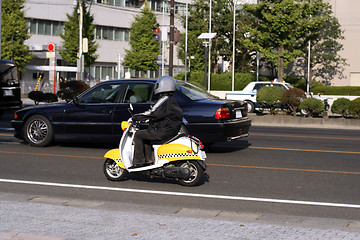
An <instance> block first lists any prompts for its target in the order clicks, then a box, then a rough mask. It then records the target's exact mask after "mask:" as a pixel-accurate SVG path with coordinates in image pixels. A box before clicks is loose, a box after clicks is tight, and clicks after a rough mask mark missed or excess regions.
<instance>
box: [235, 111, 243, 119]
mask: <svg viewBox="0 0 360 240" xmlns="http://www.w3.org/2000/svg"><path fill="white" fill-rule="evenodd" d="M241 117H242V113H241V110H237V111H236V118H241Z"/></svg>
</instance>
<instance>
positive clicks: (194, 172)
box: [178, 161, 204, 187]
mask: <svg viewBox="0 0 360 240" xmlns="http://www.w3.org/2000/svg"><path fill="white" fill-rule="evenodd" d="M178 167H182V168H188V169H189V170H190V177H189V178H188V179H178V181H179V183H180V184H181V185H183V186H186V187H192V186H196V185H198V184H199V182H200V181H201V179H202V176H203V173H204V169H203V168H202V167H201V166H200V164H199V163H198V162H197V161H187V162H180V164H179V165H178Z"/></svg>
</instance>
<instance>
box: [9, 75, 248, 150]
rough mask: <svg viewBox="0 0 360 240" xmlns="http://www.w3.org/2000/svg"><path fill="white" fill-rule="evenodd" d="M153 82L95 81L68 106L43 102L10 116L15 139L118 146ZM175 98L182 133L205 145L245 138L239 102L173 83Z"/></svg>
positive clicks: (150, 98)
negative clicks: (123, 126) (180, 113)
mask: <svg viewBox="0 0 360 240" xmlns="http://www.w3.org/2000/svg"><path fill="white" fill-rule="evenodd" d="M155 82H156V80H155V79H126V80H113V81H106V82H103V83H99V84H97V85H96V86H94V87H92V88H90V89H89V90H87V91H86V92H84V93H82V94H81V95H79V96H78V97H77V98H75V99H74V100H72V101H70V102H60V103H54V104H44V105H38V106H33V107H28V108H24V109H21V110H18V111H16V112H15V115H14V119H13V120H12V121H11V124H12V126H13V127H14V129H15V137H17V138H19V139H24V140H25V141H26V142H28V143H29V144H30V145H32V146H47V145H49V144H50V143H52V142H54V141H77V142H84V141H94V142H99V141H100V142H112V143H114V142H117V141H119V139H120V137H121V134H122V130H121V126H120V125H121V122H122V121H124V120H127V119H128V118H129V117H130V116H131V115H130V112H129V111H128V109H129V106H130V103H131V104H132V105H133V109H134V110H133V113H140V112H144V111H146V110H148V109H149V108H150V106H151V105H153V104H154V103H155V102H156V100H157V96H156V95H154V94H153V87H154V84H155ZM174 96H175V98H176V100H177V101H178V103H179V105H180V107H181V108H182V110H183V113H184V119H183V121H184V126H183V127H182V131H184V132H188V133H190V134H191V135H193V136H196V137H197V138H199V139H200V140H201V141H202V142H203V143H204V144H207V145H209V144H212V143H214V142H220V141H231V140H234V139H239V138H241V137H246V136H248V131H249V128H250V126H251V120H250V119H249V118H248V117H247V105H246V104H245V103H244V102H242V101H233V100H219V99H217V98H216V97H214V96H212V95H210V94H208V93H207V92H206V91H204V90H202V89H200V88H198V87H196V86H194V85H191V84H189V83H187V82H184V81H177V86H176V92H175V95H174Z"/></svg>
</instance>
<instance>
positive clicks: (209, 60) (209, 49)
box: [205, 0, 212, 92]
mask: <svg viewBox="0 0 360 240" xmlns="http://www.w3.org/2000/svg"><path fill="white" fill-rule="evenodd" d="M211 6H212V0H210V13H209V33H211ZM211 41H212V40H211V39H209V51H208V52H209V76H208V92H210V75H211V43H212V42H211ZM205 88H206V87H205Z"/></svg>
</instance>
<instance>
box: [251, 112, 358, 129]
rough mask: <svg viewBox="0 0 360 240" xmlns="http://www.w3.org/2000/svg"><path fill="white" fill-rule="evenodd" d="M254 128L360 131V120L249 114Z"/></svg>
mask: <svg viewBox="0 0 360 240" xmlns="http://www.w3.org/2000/svg"><path fill="white" fill-rule="evenodd" d="M248 117H249V118H250V119H251V125H252V126H274V127H296V128H331V129H348V130H360V120H359V119H344V118H337V117H325V118H312V117H300V116H287V115H281V116H277V115H256V114H249V115H248Z"/></svg>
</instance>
